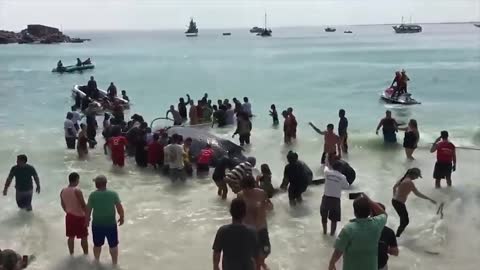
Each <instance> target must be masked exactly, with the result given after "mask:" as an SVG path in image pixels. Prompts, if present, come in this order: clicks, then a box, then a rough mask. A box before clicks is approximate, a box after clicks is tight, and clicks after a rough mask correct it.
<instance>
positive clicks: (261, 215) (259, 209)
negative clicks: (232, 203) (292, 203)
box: [237, 175, 273, 269]
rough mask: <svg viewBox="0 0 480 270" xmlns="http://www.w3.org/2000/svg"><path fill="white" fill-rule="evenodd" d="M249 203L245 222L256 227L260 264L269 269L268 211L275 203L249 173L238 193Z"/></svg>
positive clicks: (239, 196)
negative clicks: (257, 185)
mask: <svg viewBox="0 0 480 270" xmlns="http://www.w3.org/2000/svg"><path fill="white" fill-rule="evenodd" d="M237 196H238V198H241V199H243V200H244V201H245V203H246V204H247V215H246V216H245V219H244V221H243V223H244V224H245V225H247V226H250V227H253V228H255V230H256V231H257V239H258V245H259V250H260V256H259V262H258V265H261V266H262V268H263V269H268V267H267V265H266V264H265V259H266V258H267V257H268V255H269V254H270V251H271V249H270V238H269V236H268V229H267V211H269V210H272V209H273V205H272V203H271V202H270V200H269V199H268V196H267V194H266V193H265V191H263V190H262V189H259V188H256V183H255V178H253V176H251V175H248V176H246V177H245V178H244V179H243V181H242V191H240V192H239V193H238V194H237Z"/></svg>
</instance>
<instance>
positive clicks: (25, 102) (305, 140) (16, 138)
mask: <svg viewBox="0 0 480 270" xmlns="http://www.w3.org/2000/svg"><path fill="white" fill-rule="evenodd" d="M347 28H348V29H350V30H352V31H353V34H344V33H343V31H344V30H345V29H347ZM273 30H274V32H273V36H272V37H271V38H261V37H257V36H255V35H252V34H250V33H248V30H247V29H233V30H232V29H225V30H202V29H200V35H199V36H198V37H197V38H186V37H185V36H184V34H183V31H182V30H178V31H174V30H171V31H136V32H125V31H117V32H74V33H70V32H68V31H67V30H65V31H64V32H66V33H67V34H69V35H70V36H80V37H85V38H91V39H92V41H91V42H87V43H84V44H59V45H2V46H0V129H1V132H0V155H1V156H2V159H1V161H0V175H4V176H5V177H6V176H7V175H8V171H9V169H10V167H11V166H12V165H13V164H14V163H15V156H16V155H17V154H19V153H26V154H27V155H28V156H29V158H30V162H31V164H33V165H35V166H36V168H37V170H38V171H39V174H40V178H41V180H42V188H43V191H42V194H40V195H38V196H36V197H35V198H34V215H33V216H29V215H24V214H22V213H18V211H17V209H16V205H15V198H14V190H13V189H11V190H10V193H9V196H7V197H5V198H1V199H0V202H1V203H0V204H1V209H2V215H0V248H4V247H14V248H16V249H18V250H19V251H22V252H24V253H35V254H36V255H37V258H38V259H37V260H36V261H35V262H34V264H33V265H32V267H31V268H32V269H90V268H89V267H90V266H89V263H88V260H87V259H82V258H76V259H74V260H70V259H69V258H68V256H67V250H66V245H65V242H66V241H65V239H64V238H63V235H64V232H63V230H64V227H63V226H64V225H63V213H62V211H61V208H60V205H59V201H58V193H59V192H60V189H61V187H63V186H64V185H66V183H67V175H68V173H69V172H71V171H74V170H75V171H78V172H80V173H81V175H82V184H81V187H82V188H83V189H84V192H85V193H86V194H88V193H89V192H90V191H92V189H93V185H92V183H91V181H90V179H92V178H93V177H94V176H95V175H97V174H106V175H107V177H109V180H110V187H112V188H113V189H116V190H117V191H118V192H119V194H120V197H121V198H122V200H123V202H124V205H125V208H126V211H127V222H126V224H125V225H124V227H123V228H121V236H120V237H121V255H120V256H121V257H120V263H121V267H122V269H135V268H138V267H139V266H141V267H142V268H143V269H158V268H159V267H160V266H161V268H162V269H182V270H183V269H208V268H211V244H212V241H213V237H214V234H215V231H216V229H217V227H218V226H219V225H221V224H224V223H226V222H228V211H227V203H226V202H221V201H219V200H217V198H216V195H215V191H216V189H215V187H214V185H213V183H211V181H210V180H208V179H205V180H193V181H190V182H188V183H187V184H186V185H185V186H181V185H180V186H177V185H174V186H172V185H171V184H170V183H169V182H168V180H166V179H164V178H162V177H160V176H158V175H157V174H155V173H153V172H152V171H151V170H139V169H137V168H136V167H135V165H134V162H133V160H132V161H130V162H128V163H129V164H128V165H127V167H126V168H125V170H124V171H123V172H118V171H114V170H112V169H111V166H110V161H109V160H108V158H107V157H105V156H104V155H103V151H102V150H101V149H95V150H94V151H91V152H90V158H89V160H88V161H78V160H77V157H76V152H69V151H67V150H66V149H64V148H65V147H64V141H63V129H62V124H63V119H64V117H65V114H66V112H67V111H68V109H69V108H70V106H71V104H72V100H71V95H70V90H71V88H72V86H73V85H74V84H86V82H87V80H88V78H89V77H90V76H95V78H96V80H97V83H98V85H99V87H102V88H107V86H108V84H109V83H110V82H115V84H116V85H117V87H118V88H119V89H125V90H127V92H128V95H129V97H130V99H131V100H132V101H133V106H132V109H131V113H139V114H142V115H143V116H144V117H145V118H146V119H149V120H151V119H153V118H154V117H158V116H164V115H165V111H166V109H167V108H168V106H169V105H170V104H176V103H177V100H178V97H180V96H185V94H187V93H190V95H191V96H192V97H194V98H197V99H199V98H200V97H201V96H203V93H205V92H207V93H209V95H210V97H211V98H212V99H213V100H217V99H219V98H221V99H224V98H230V99H231V98H233V97H237V98H242V97H244V96H247V97H249V98H250V100H251V102H252V105H253V113H254V114H255V115H256V117H255V119H254V123H253V124H254V131H253V138H252V140H253V145H252V146H251V147H250V148H248V149H247V152H248V153H249V154H251V155H255V156H256V157H257V158H258V162H259V164H260V163H268V164H270V167H271V168H272V171H273V174H274V176H275V179H274V182H275V184H279V183H280V182H281V177H282V172H283V166H284V164H285V163H286V161H285V154H286V152H287V151H288V150H289V148H287V147H285V146H283V144H282V134H281V130H280V129H274V128H272V127H271V120H270V119H269V116H268V109H269V107H270V105H271V104H272V103H274V104H276V105H277V108H279V109H284V108H286V107H293V108H294V111H295V114H296V116H297V120H298V121H299V135H298V136H299V139H298V142H297V144H296V145H294V146H292V148H293V149H294V150H296V151H298V153H299V155H300V158H301V159H303V160H305V161H307V163H309V164H310V165H311V167H312V168H313V169H315V171H316V174H318V175H321V173H322V172H321V170H320V165H319V160H320V156H321V151H322V145H323V140H322V138H320V137H319V136H317V135H316V134H315V133H314V132H313V131H312V130H311V129H310V128H309V127H308V125H307V123H308V122H309V121H312V122H314V123H316V124H318V125H319V126H320V127H323V126H326V124H328V123H334V124H335V125H336V124H337V123H338V117H337V112H338V110H339V109H340V108H343V109H345V110H346V111H347V117H348V119H349V122H350V126H349V137H350V144H351V153H350V155H349V156H348V157H346V158H347V159H348V160H349V162H350V163H351V164H352V166H353V167H354V168H356V169H357V174H358V179H357V181H356V182H355V185H354V186H353V190H355V191H365V192H367V193H368V194H369V195H370V196H371V197H372V198H376V199H378V200H380V201H382V202H384V203H385V204H386V205H387V211H388V212H389V213H390V218H389V225H390V226H391V227H392V228H396V226H398V217H397V215H396V213H395V212H394V211H393V208H392V207H391V206H390V203H389V200H390V199H391V187H392V186H393V183H394V182H395V181H396V180H397V179H398V178H399V177H400V176H401V175H402V174H403V173H404V170H405V169H406V168H408V167H412V166H418V167H419V168H421V169H422V170H423V172H424V179H423V180H420V182H419V183H418V184H417V186H418V188H419V189H421V190H422V191H423V192H424V193H425V194H428V195H431V196H433V197H435V198H436V199H438V200H440V201H444V202H446V208H445V218H444V219H443V220H439V219H438V217H437V216H436V215H435V210H436V209H435V207H434V206H432V205H430V204H429V203H428V202H426V201H423V200H420V199H417V198H411V199H410V200H409V204H408V207H409V209H410V215H411V218H410V219H411V223H410V225H409V227H408V228H407V231H406V233H405V237H402V239H400V241H399V244H400V246H401V255H400V257H398V258H392V259H391V261H390V269H394V270H395V269H453V268H454V267H455V268H456V269H462V270H463V269H478V263H479V262H480V260H478V259H477V258H475V257H474V255H473V254H472V252H471V251H473V250H478V249H479V248H480V246H479V244H478V241H476V239H470V238H469V235H476V234H478V231H479V230H480V229H479V228H480V221H479V220H478V218H477V216H476V215H475V213H477V212H478V210H479V207H478V203H479V198H480V192H479V185H478V183H477V181H478V175H479V174H480V169H479V167H478V164H479V161H480V151H478V150H474V149H479V148H480V106H479V102H480V91H479V89H480V87H479V85H480V28H475V27H474V26H473V25H471V24H426V25H424V31H423V33H419V34H409V35H396V34H394V32H393V29H392V28H391V27H390V26H388V25H379V26H351V27H341V26H339V27H337V32H336V33H326V32H324V31H323V28H322V27H310V28H284V29H273ZM226 31H229V32H232V36H222V32H226ZM77 57H80V58H81V59H86V58H88V57H91V58H92V61H93V62H94V64H95V65H96V68H95V69H94V70H93V71H86V72H83V73H76V74H55V73H52V72H50V71H51V69H52V68H53V67H55V65H56V62H57V61H58V60H59V59H61V60H62V61H63V63H64V64H65V65H68V64H73V63H75V59H76V58H77ZM402 68H403V69H406V71H407V73H408V75H409V77H410V78H411V82H410V84H409V91H410V92H412V93H413V96H414V97H415V98H416V99H418V100H420V101H421V102H422V104H421V105H417V106H411V107H400V106H393V105H385V104H383V103H381V102H380V101H379V95H380V93H381V92H382V91H383V90H384V89H385V88H386V87H387V86H389V85H390V83H391V81H392V79H393V77H394V72H395V71H396V70H400V69H402ZM386 109H390V110H392V111H393V114H394V116H395V117H396V118H397V119H399V120H401V121H403V122H407V121H408V119H410V118H414V119H416V120H417V121H418V123H419V128H420V132H421V143H420V144H421V147H420V148H419V149H418V150H417V152H416V153H415V154H414V155H415V157H416V158H417V160H416V161H414V162H413V163H411V162H407V161H406V160H405V156H404V153H403V149H402V148H401V147H399V148H398V149H385V148H384V147H383V144H382V141H381V138H380V137H378V136H376V135H375V127H376V125H377V123H378V121H379V120H380V119H381V118H382V116H383V115H384V112H385V110H386ZM443 129H446V130H448V131H449V132H450V135H451V139H452V141H453V142H454V143H455V144H456V145H457V146H461V147H465V148H468V149H470V150H468V149H460V150H459V165H458V171H457V172H456V173H455V175H454V187H453V189H451V190H447V189H444V190H441V191H439V190H434V188H433V180H431V173H432V170H433V164H434V156H433V155H432V154H430V153H429V152H428V149H427V147H428V146H429V145H430V143H431V142H432V141H433V140H435V138H436V137H437V136H438V135H439V132H440V131H441V130H443ZM212 132H213V133H215V134H217V135H219V136H222V137H225V138H228V137H229V136H230V135H231V133H232V129H220V130H218V129H216V130H212ZM398 137H399V139H400V140H401V139H402V137H403V135H402V134H399V135H398ZM99 140H100V141H101V142H102V139H101V138H99ZM322 189H323V188H321V187H315V188H311V189H310V190H309V191H308V192H307V194H306V196H305V200H306V203H305V205H304V206H302V207H300V208H299V209H293V210H292V209H290V208H289V206H288V198H286V195H280V196H278V197H277V198H275V199H274V201H273V202H274V204H275V211H274V213H272V215H271V217H270V219H269V223H270V236H271V239H272V245H273V246H272V249H273V251H272V255H271V257H270V258H269V262H270V266H271V269H272V270H277V269H285V270H287V269H288V270H292V269H298V270H304V269H326V268H327V266H328V260H329V258H330V257H329V256H330V254H331V251H332V243H333V239H330V238H328V237H323V236H322V235H321V232H320V230H321V226H320V216H319V205H320V200H321V196H322V194H323V192H322ZM230 197H232V195H231V194H230ZM347 197H348V196H347V195H345V198H344V200H342V203H343V210H344V211H343V213H342V220H343V222H346V221H348V220H349V219H350V218H352V217H353V214H352V209H351V202H350V201H348V198H347ZM412 197H413V195H412ZM389 208H390V209H389ZM389 210H392V211H389ZM472 213H473V215H472ZM64 245H65V247H64ZM429 252H430V253H432V252H434V253H438V254H437V255H431V254H430V253H429ZM77 253H79V250H78V252H77ZM104 253H105V254H104V255H105V261H106V262H108V257H107V252H106V250H104ZM447 254H448V255H447Z"/></svg>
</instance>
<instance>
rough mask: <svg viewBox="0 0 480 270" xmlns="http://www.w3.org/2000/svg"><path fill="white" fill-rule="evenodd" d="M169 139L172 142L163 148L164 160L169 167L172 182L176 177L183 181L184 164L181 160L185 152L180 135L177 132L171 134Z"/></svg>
mask: <svg viewBox="0 0 480 270" xmlns="http://www.w3.org/2000/svg"><path fill="white" fill-rule="evenodd" d="M171 140H172V143H170V144H169V145H167V146H166V147H165V149H164V155H165V160H164V162H165V164H166V165H167V166H168V167H169V170H168V171H169V174H170V179H171V180H172V182H175V181H176V180H177V179H179V180H181V181H185V179H186V177H185V164H184V162H183V158H184V155H185V152H184V151H183V146H182V145H181V143H182V137H181V136H179V135H178V134H173V136H172V138H171Z"/></svg>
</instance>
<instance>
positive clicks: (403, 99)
mask: <svg viewBox="0 0 480 270" xmlns="http://www.w3.org/2000/svg"><path fill="white" fill-rule="evenodd" d="M394 92H395V90H394V89H393V87H389V88H387V89H385V90H384V91H383V93H382V94H381V95H380V98H381V99H382V100H383V101H385V102H386V103H390V104H400V105H416V104H421V102H419V101H417V100H415V99H414V98H412V94H410V93H404V94H401V95H400V96H397V97H393V96H392V95H393V93H394Z"/></svg>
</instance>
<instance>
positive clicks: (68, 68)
mask: <svg viewBox="0 0 480 270" xmlns="http://www.w3.org/2000/svg"><path fill="white" fill-rule="evenodd" d="M94 68H95V65H93V64H90V65H82V66H77V65H72V66H64V67H63V68H58V67H57V68H54V69H52V72H58V73H64V72H68V73H70V72H75V71H82V70H87V69H94Z"/></svg>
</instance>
